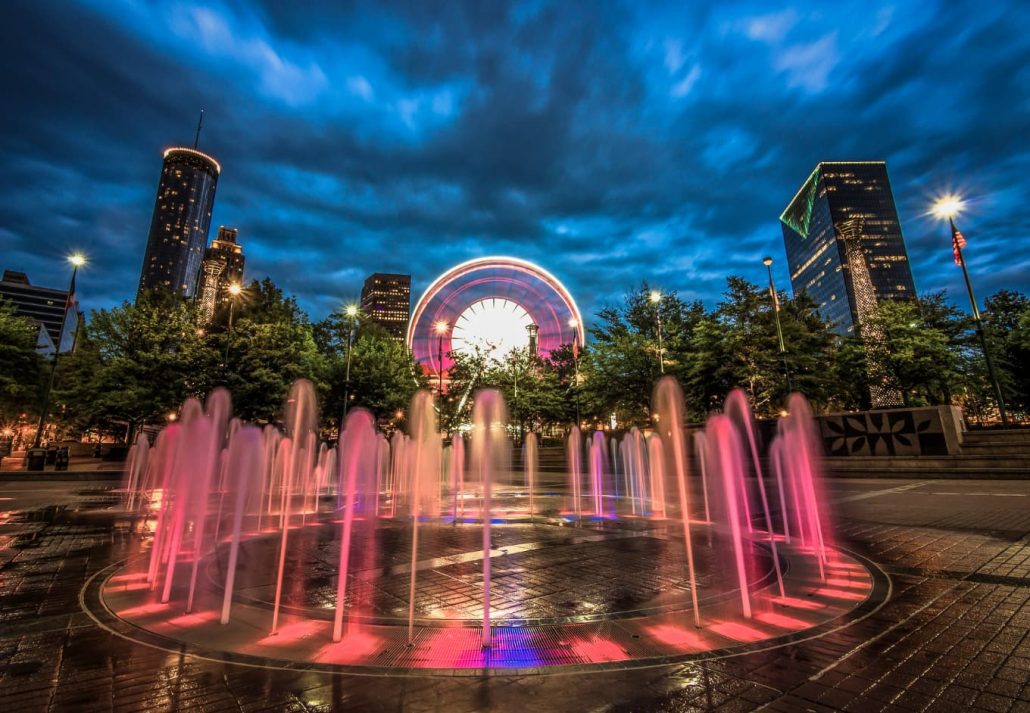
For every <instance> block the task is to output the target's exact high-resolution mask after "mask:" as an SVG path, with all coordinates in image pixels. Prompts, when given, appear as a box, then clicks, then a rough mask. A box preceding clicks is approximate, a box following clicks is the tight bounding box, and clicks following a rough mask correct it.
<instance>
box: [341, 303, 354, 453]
mask: <svg viewBox="0 0 1030 713" xmlns="http://www.w3.org/2000/svg"><path fill="white" fill-rule="evenodd" d="M344 314H345V315H346V316H347V320H348V321H349V322H350V331H349V332H348V334H347V369H346V372H345V374H344V377H343V420H346V418H347V408H348V407H349V406H350V352H351V346H353V344H354V329H355V327H357V324H358V306H357V305H347V309H346V310H344ZM340 431H341V433H342V432H343V421H341V422H340Z"/></svg>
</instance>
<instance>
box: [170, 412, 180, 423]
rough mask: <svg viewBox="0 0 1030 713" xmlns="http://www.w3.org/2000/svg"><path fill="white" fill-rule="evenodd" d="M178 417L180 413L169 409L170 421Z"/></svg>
mask: <svg viewBox="0 0 1030 713" xmlns="http://www.w3.org/2000/svg"><path fill="white" fill-rule="evenodd" d="M177 418H179V415H178V414H177V413H175V411H169V412H168V420H169V421H174V420H175V419H177Z"/></svg>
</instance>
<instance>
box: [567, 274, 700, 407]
mask: <svg viewBox="0 0 1030 713" xmlns="http://www.w3.org/2000/svg"><path fill="white" fill-rule="evenodd" d="M659 315H660V316H661V332H662V340H661V341H662V355H661V361H664V366H665V370H666V372H667V373H670V374H674V375H676V376H678V377H680V379H681V380H683V379H684V378H685V375H686V374H687V373H689V370H690V368H691V364H692V363H693V353H692V349H691V347H692V338H693V336H694V331H695V330H696V329H697V327H698V325H699V324H700V323H701V322H702V321H703V319H704V308H703V307H702V306H701V304H700V303H699V302H694V303H691V304H687V303H685V302H683V300H681V299H680V298H679V297H678V295H677V294H676V293H675V292H665V293H662V294H661V299H660V300H658V301H657V302H653V301H652V300H651V289H650V287H649V286H648V285H647V283H643V284H641V285H640V286H639V287H638V288H637V289H635V290H632V291H630V292H628V293H627V294H626V296H625V298H624V300H623V304H622V305H621V306H618V307H607V308H605V309H603V310H601V312H599V313H598V315H597V316H598V320H599V321H598V323H597V324H596V325H595V326H594V327H593V328H592V329H591V330H590V334H591V337H592V343H591V344H590V348H589V349H587V350H585V351H584V355H583V358H582V360H581V365H580V366H581V368H580V371H581V374H582V376H583V377H584V382H585V383H584V385H583V388H582V404H581V405H582V410H583V413H584V415H586V416H589V417H592V418H593V419H597V420H607V418H608V416H609V415H610V414H612V413H615V415H616V419H617V420H618V421H619V422H620V423H628V424H636V425H647V424H648V423H649V422H650V418H651V392H652V390H653V389H654V384H655V383H656V382H657V381H658V378H659V377H660V376H661V375H662V372H661V366H662V365H661V363H660V360H659V352H658V349H659V346H658V341H659V340H658V317H659Z"/></svg>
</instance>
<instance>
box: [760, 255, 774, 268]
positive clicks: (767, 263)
mask: <svg viewBox="0 0 1030 713" xmlns="http://www.w3.org/2000/svg"><path fill="white" fill-rule="evenodd" d="M772 263H773V259H772V258H771V257H763V258H762V264H763V265H765V266H766V267H769V266H770V265H772Z"/></svg>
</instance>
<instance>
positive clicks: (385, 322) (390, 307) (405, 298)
mask: <svg viewBox="0 0 1030 713" xmlns="http://www.w3.org/2000/svg"><path fill="white" fill-rule="evenodd" d="M361 311H362V313H363V314H364V315H365V317H366V318H368V319H370V320H371V321H372V322H375V323H376V324H379V325H381V326H383V327H384V328H385V329H386V331H387V332H389V333H390V336H392V337H394V338H395V339H404V337H405V332H407V330H408V319H409V318H410V317H411V275H393V274H389V273H383V272H377V273H375V274H372V275H369V276H368V278H367V279H366V280H365V285H364V287H362V288H361Z"/></svg>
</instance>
